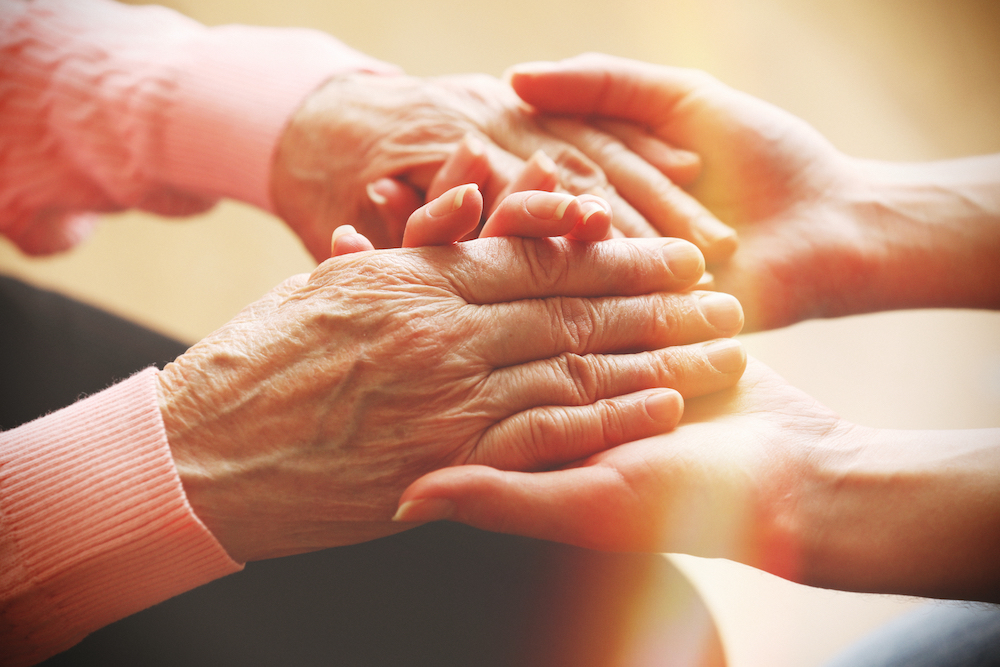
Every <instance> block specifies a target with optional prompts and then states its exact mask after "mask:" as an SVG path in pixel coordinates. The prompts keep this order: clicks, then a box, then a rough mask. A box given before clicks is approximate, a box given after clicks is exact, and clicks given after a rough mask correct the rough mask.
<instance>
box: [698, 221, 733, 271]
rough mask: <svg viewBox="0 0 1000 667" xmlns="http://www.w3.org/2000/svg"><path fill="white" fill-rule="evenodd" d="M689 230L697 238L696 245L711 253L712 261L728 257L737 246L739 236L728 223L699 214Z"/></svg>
mask: <svg viewBox="0 0 1000 667" xmlns="http://www.w3.org/2000/svg"><path fill="white" fill-rule="evenodd" d="M691 232H692V233H693V234H694V235H695V237H696V238H697V240H698V245H699V246H700V247H702V248H704V249H705V252H706V253H710V254H711V255H712V258H711V259H712V261H716V262H718V261H722V260H724V259H728V258H729V257H730V256H731V255H732V254H733V253H734V252H736V249H737V248H738V247H739V244H740V241H739V236H737V234H736V230H735V229H733V228H732V227H730V226H729V225H727V224H725V223H723V222H721V221H719V220H716V219H715V218H711V217H708V216H701V217H699V218H698V220H697V222H696V223H695V224H694V225H693V226H692V229H691Z"/></svg>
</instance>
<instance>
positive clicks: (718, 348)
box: [703, 338, 747, 373]
mask: <svg viewBox="0 0 1000 667" xmlns="http://www.w3.org/2000/svg"><path fill="white" fill-rule="evenodd" d="M703 349H704V350H705V357H706V358H707V359H708V363H710V364H712V366H713V367H715V370H717V371H719V372H720V373H737V372H739V371H740V369H742V368H743V365H744V364H745V363H746V358H747V353H746V350H744V349H743V345H741V344H740V342H739V341H738V340H733V339H732V338H724V339H722V340H713V341H712V342H710V343H705V346H704V348H703Z"/></svg>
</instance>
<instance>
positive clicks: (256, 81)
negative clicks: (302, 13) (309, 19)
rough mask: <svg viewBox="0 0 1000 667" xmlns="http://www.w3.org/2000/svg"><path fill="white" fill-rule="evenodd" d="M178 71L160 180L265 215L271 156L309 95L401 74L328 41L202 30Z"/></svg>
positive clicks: (262, 31) (281, 33) (305, 34)
mask: <svg viewBox="0 0 1000 667" xmlns="http://www.w3.org/2000/svg"><path fill="white" fill-rule="evenodd" d="M178 71H179V73H180V74H179V77H178V80H177V88H176V90H175V91H174V93H175V98H174V104H173V107H172V108H171V109H170V110H169V111H168V112H167V127H166V135H165V144H164V145H165V163H164V165H163V173H162V177H163V178H164V180H165V181H167V182H169V183H171V184H172V185H175V186H176V187H178V188H179V189H181V190H183V191H187V192H197V193H200V194H204V195H208V196H213V197H219V196H224V197H230V198H233V199H239V200H242V201H245V202H248V203H250V204H254V205H255V206H258V207H261V208H263V209H265V210H273V206H272V204H271V197H270V187H269V183H270V173H271V161H272V158H273V155H274V151H275V149H276V147H277V144H278V141H279V139H280V138H281V134H282V131H283V130H284V128H285V125H286V124H287V123H288V121H289V119H290V118H291V116H292V114H293V113H294V112H295V111H296V109H298V107H299V106H300V105H301V104H302V102H303V101H304V100H305V98H306V96H307V95H308V94H309V93H310V92H312V91H313V90H315V89H316V88H318V87H319V86H320V85H321V84H322V83H323V82H324V81H326V80H327V79H329V78H330V77H332V76H334V75H336V74H339V73H343V72H350V71H366V72H373V73H379V74H397V73H399V72H400V70H399V69H398V68H396V67H395V66H392V65H388V64H386V63H383V62H381V61H378V60H375V59H374V58H370V57H368V56H366V55H364V54H363V53H360V52H358V51H355V50H354V49H351V48H350V47H348V46H346V45H344V44H343V43H341V42H339V41H337V40H336V39H333V38H332V37H330V36H329V35H327V34H325V33H321V32H318V31H315V30H308V29H293V28H280V29H278V28H257V27H250V26H222V27H218V28H212V29H210V30H206V31H202V32H201V33H200V34H199V35H198V37H197V38H196V39H194V40H192V41H191V42H190V43H186V44H185V47H184V49H183V55H180V56H179V67H178Z"/></svg>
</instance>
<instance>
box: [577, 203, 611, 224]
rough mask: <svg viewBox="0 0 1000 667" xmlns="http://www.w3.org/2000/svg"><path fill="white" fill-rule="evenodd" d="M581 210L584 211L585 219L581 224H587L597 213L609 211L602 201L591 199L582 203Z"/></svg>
mask: <svg viewBox="0 0 1000 667" xmlns="http://www.w3.org/2000/svg"><path fill="white" fill-rule="evenodd" d="M580 211H581V212H582V213H583V220H582V221H581V224H584V225H586V224H587V221H588V220H590V216H592V215H594V214H595V213H607V212H608V209H606V208H605V207H603V206H601V204H600V203H598V202H596V201H594V200H590V201H585V202H583V203H582V204H580Z"/></svg>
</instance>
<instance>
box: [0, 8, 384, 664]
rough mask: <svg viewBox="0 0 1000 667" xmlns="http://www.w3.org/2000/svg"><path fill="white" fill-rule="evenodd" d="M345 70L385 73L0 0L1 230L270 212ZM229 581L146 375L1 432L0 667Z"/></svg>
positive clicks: (68, 239) (215, 32) (129, 11)
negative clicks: (294, 124) (222, 206)
mask: <svg viewBox="0 0 1000 667" xmlns="http://www.w3.org/2000/svg"><path fill="white" fill-rule="evenodd" d="M349 70H355V71H356V70H364V71H372V72H383V73H395V72H396V71H397V70H396V69H395V68H394V67H391V66H389V65H386V64H384V63H380V62H378V61H376V60H374V59H371V58H369V57H367V56H365V55H363V54H361V53H358V52H356V51H354V50H352V49H350V48H348V47H347V46H345V45H343V44H342V43H340V42H338V41H337V40H335V39H333V38H331V37H329V36H328V35H325V34H323V33H319V32H316V31H311V30H292V29H268V28H253V27H246V26H224V27H219V28H206V27H204V26H202V25H200V24H198V23H197V22H194V21H192V20H190V19H187V18H185V17H183V16H181V15H179V14H177V13H176V12H173V11H170V10H167V9H164V8H161V7H151V6H146V7H129V6H124V5H119V4H117V3H114V2H110V1H109V0H32V1H30V2H29V1H26V0H0V233H2V234H4V235H6V236H7V237H9V238H10V239H11V240H13V241H14V242H15V243H17V244H18V245H19V246H20V247H21V248H22V249H23V250H24V251H26V252H30V253H47V252H55V251H59V250H63V249H66V248H68V247H70V246H72V245H73V244H74V243H76V242H78V241H79V240H80V239H81V238H82V237H83V236H84V235H85V234H86V233H87V231H88V230H89V228H90V227H91V226H92V224H93V222H94V218H93V217H92V212H94V211H113V210H120V209H124V208H129V207H138V208H142V209H146V210H149V211H153V212H158V213H162V214H171V215H181V214H188V213H192V212H197V211H201V210H204V209H205V208H207V207H209V206H211V205H212V203H213V202H214V201H215V200H217V199H218V198H220V197H231V198H235V199H240V200H243V201H246V202H249V203H252V204H255V205H257V206H261V207H264V208H269V207H270V201H269V194H268V180H269V170H270V164H271V158H272V154H273V152H274V148H275V146H276V145H277V142H278V140H279V138H280V135H281V132H282V130H283V128H284V125H285V124H286V122H287V120H288V118H289V117H290V116H291V114H292V113H293V112H294V110H295V109H296V108H297V107H298V106H299V104H300V103H301V102H302V100H303V99H304V97H305V96H306V95H307V94H308V93H309V92H310V91H311V90H313V89H314V88H316V87H317V86H318V85H320V84H321V83H322V82H323V81H324V80H325V79H326V78H328V77H330V76H332V75H334V74H336V73H338V72H342V71H349ZM2 381H5V382H9V381H16V380H13V379H11V378H3V379H2ZM239 569H240V565H239V564H237V563H235V562H233V561H232V560H231V559H230V558H229V556H228V555H227V554H226V553H225V551H224V550H223V549H222V547H221V546H220V545H219V543H218V542H217V541H216V540H215V538H214V537H213V536H212V535H211V533H209V532H208V530H206V529H205V527H204V526H203V525H202V524H201V522H200V521H199V520H198V518H197V516H196V515H195V514H194V512H193V511H192V510H191V508H190V506H189V505H188V503H187V500H186V498H185V496H184V492H183V487H182V486H181V483H180V480H179V477H178V475H177V471H176V469H175V468H174V465H173V460H172V458H171V456H170V449H169V446H168V443H167V440H166V435H165V431H164V428H163V423H162V418H161V416H160V412H159V407H158V403H157V399H156V371H155V370H153V369H150V370H148V371H145V372H143V373H140V374H139V375H136V376H134V377H133V378H131V379H129V380H127V381H125V382H123V383H120V384H118V385H116V386H114V387H112V388H110V389H108V390H105V391H104V392H101V393H99V394H96V395H94V396H92V397H90V398H87V399H85V400H83V401H80V402H79V403H77V404H75V405H73V406H71V407H69V408H66V409H64V410H61V411H59V412H56V413H53V414H51V415H48V416H46V417H43V418H41V419H38V420H36V421H34V422H32V423H30V424H26V425H24V426H22V427H20V428H17V429H13V430H11V431H7V432H3V433H0V664H3V665H7V664H10V665H26V664H32V663H34V662H37V661H39V660H42V659H44V658H45V657H47V656H49V655H52V654H54V653H56V652H58V651H60V650H63V649H65V648H68V647H69V646H72V645H73V644H74V643H76V642H78V641H79V640H80V639H81V638H83V637H84V636H85V635H86V634H88V633H89V632H92V631H93V630H95V629H97V628H100V627H102V626H103V625H106V624H108V623H110V622H112V621H114V620H117V619H119V618H122V617H124V616H127V615H129V614H131V613H134V612H136V611H139V610H141V609H143V608H145V607H148V606H150V605H152V604H155V603H157V602H159V601H162V600H164V599H167V598H169V597H171V596H174V595H177V594H179V593H181V592H183V591H186V590H189V589H191V588H194V587H196V586H198V585H200V584H202V583H205V582H208V581H210V580H212V579H215V578H217V577H220V576H223V575H225V574H228V573H231V572H234V571H237V570H239Z"/></svg>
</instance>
